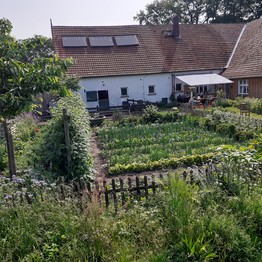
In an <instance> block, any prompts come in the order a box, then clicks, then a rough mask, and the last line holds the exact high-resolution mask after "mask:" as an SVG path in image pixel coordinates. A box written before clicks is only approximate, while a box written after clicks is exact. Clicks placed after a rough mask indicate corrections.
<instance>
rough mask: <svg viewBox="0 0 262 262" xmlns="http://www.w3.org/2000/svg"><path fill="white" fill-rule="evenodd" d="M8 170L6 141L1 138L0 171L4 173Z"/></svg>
mask: <svg viewBox="0 0 262 262" xmlns="http://www.w3.org/2000/svg"><path fill="white" fill-rule="evenodd" d="M6 168H7V151H6V146H5V140H4V139H3V138H0V171H4V170H5V169H6Z"/></svg>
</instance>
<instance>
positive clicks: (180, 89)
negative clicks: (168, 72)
mask: <svg viewBox="0 0 262 262" xmlns="http://www.w3.org/2000/svg"><path fill="white" fill-rule="evenodd" d="M178 87H179V89H178ZM176 91H177V92H181V91H182V84H181V83H177V84H176Z"/></svg>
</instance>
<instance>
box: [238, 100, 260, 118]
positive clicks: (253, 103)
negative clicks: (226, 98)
mask: <svg viewBox="0 0 262 262" xmlns="http://www.w3.org/2000/svg"><path fill="white" fill-rule="evenodd" d="M242 103H245V104H247V106H248V108H249V109H250V111H251V112H253V113H256V114H262V99H261V98H251V97H245V98H242V97H237V98H236V100H235V104H234V106H235V107H237V108H240V105H241V104H242Z"/></svg>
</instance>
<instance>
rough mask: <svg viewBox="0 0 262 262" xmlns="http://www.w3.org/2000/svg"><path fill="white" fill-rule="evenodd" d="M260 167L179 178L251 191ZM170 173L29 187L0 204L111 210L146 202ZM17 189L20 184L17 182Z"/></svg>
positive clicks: (214, 170)
mask: <svg viewBox="0 0 262 262" xmlns="http://www.w3.org/2000/svg"><path fill="white" fill-rule="evenodd" d="M261 171H262V170H261V168H256V169H254V170H248V169H246V170H242V172H241V173H240V172H239V174H237V175H235V176H233V175H232V174H231V173H230V172H228V170H226V169H217V168H216V166H213V167H209V168H207V169H199V168H191V169H188V170H186V171H184V172H182V173H181V174H180V175H178V177H179V178H181V179H183V180H184V181H186V183H188V184H197V185H199V186H200V187H202V186H203V187H205V186H207V185H210V186H219V187H222V188H223V189H225V188H226V189H227V190H229V189H230V187H231V186H232V188H235V186H236V185H237V186H238V187H243V188H247V190H248V192H250V193H252V191H253V189H254V188H255V187H256V186H261V177H262V172H261ZM170 179H172V175H168V173H167V172H166V173H160V174H158V175H153V176H143V177H141V176H140V177H139V176H129V177H125V178H121V177H120V178H117V179H108V180H105V181H102V182H100V183H99V182H97V181H96V182H95V183H88V182H85V181H84V180H83V179H81V180H80V181H79V182H74V183H72V184H70V185H66V184H64V183H61V184H59V185H53V186H40V187H32V188H34V190H33V191H32V192H29V191H25V192H21V193H20V194H17V192H16V194H12V195H7V194H5V195H4V199H3V201H2V202H1V204H4V205H17V204H22V203H26V204H32V203H33V202H41V201H45V200H48V199H49V200H51V201H56V202H58V203H59V204H61V203H63V202H64V201H74V202H75V203H77V205H78V206H79V207H80V208H81V209H84V207H85V206H86V205H88V203H90V202H92V201H96V202H98V203H99V205H100V206H102V207H105V208H109V207H112V208H113V209H114V211H115V212H117V211H118V209H119V208H120V207H124V206H127V205H128V204H129V203H132V202H135V201H148V200H149V199H150V198H152V197H154V195H157V194H158V193H159V192H160V191H162V190H163V189H164V188H165V187H167V186H168V184H169V181H170ZM20 188H21V185H20Z"/></svg>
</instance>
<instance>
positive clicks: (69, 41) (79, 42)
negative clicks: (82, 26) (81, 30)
mask: <svg viewBox="0 0 262 262" xmlns="http://www.w3.org/2000/svg"><path fill="white" fill-rule="evenodd" d="M62 43H63V47H84V46H87V42H86V37H85V36H62Z"/></svg>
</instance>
